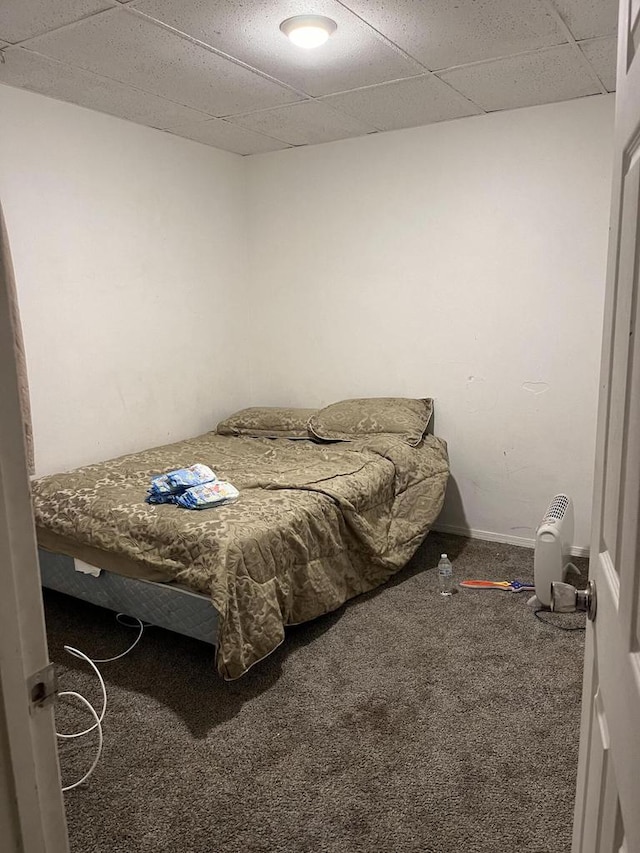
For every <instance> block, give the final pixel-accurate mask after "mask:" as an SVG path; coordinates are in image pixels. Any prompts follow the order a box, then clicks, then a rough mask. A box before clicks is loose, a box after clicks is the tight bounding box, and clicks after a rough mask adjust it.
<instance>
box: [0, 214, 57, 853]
mask: <svg viewBox="0 0 640 853" xmlns="http://www.w3.org/2000/svg"><path fill="white" fill-rule="evenodd" d="M12 274H13V273H12V268H11V258H10V256H9V248H8V241H7V239H6V231H5V228H4V221H3V218H2V210H1V209H0V400H2V415H1V417H0V588H1V589H2V594H1V595H0V829H1V831H2V835H3V838H2V840H3V842H5V840H6V841H8V847H5V846H4V843H3V850H4V849H7V850H9V851H11V853H13V851H16V853H18V851H19V852H20V853H68V850H69V842H68V836H67V827H66V820H65V814H64V804H63V798H62V790H61V782H60V769H59V764H58V751H57V745H56V735H55V725H54V710H53V705H52V704H49V705H47V706H46V707H37V706H33V705H32V702H31V697H30V692H29V688H28V685H27V682H28V679H29V678H30V677H31V676H32V675H33V674H35V673H37V672H39V671H40V670H42V669H44V668H45V667H46V666H47V665H48V664H49V654H48V650H47V640H46V631H45V623H44V608H43V603H42V588H41V585H40V571H39V568H38V556H37V547H36V537H35V527H34V520H33V512H32V507H31V491H30V487H29V475H28V472H27V461H26V453H25V445H24V434H23V422H22V414H21V409H20V397H19V391H18V378H17V368H16V358H15V351H14V344H13V340H14V339H13V327H12V322H11V313H10V311H9V295H8V290H7V281H8V277H9V276H10V275H12Z"/></svg>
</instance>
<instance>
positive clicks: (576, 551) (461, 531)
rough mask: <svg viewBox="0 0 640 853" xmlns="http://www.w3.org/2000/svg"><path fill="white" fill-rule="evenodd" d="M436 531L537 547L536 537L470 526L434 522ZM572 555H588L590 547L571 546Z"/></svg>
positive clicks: (487, 540) (525, 546)
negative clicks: (528, 537)
mask: <svg viewBox="0 0 640 853" xmlns="http://www.w3.org/2000/svg"><path fill="white" fill-rule="evenodd" d="M431 529H432V530H435V531H436V533H438V532H440V533H452V534H454V536H464V537H465V538H466V539H484V540H485V541H486V542H503V543H504V544H505V545H519V546H520V547H521V548H535V545H536V541H535V539H527V538H525V537H524V536H510V535H509V534H508V533H492V532H491V531H490V530H472V529H470V528H468V527H457V526H456V525H455V524H434V525H433V527H432V528H431ZM571 556H572V557H588V556H589V549H588V548H583V547H581V546H579V545H573V546H572V547H571Z"/></svg>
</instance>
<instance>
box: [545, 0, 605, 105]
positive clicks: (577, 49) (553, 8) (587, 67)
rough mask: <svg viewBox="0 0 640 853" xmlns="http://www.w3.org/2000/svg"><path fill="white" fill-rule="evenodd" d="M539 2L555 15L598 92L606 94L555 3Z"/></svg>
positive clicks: (550, 0)
mask: <svg viewBox="0 0 640 853" xmlns="http://www.w3.org/2000/svg"><path fill="white" fill-rule="evenodd" d="M540 2H541V3H542V4H543V5H544V6H546V7H547V9H549V12H550V13H551V14H552V15H553V16H554V17H555V19H556V22H557V24H558V26H559V27H560V29H561V30H562V32H563V33H564V34H565V37H566V39H567V42H568V43H569V44H570V45H571V47H572V48H573V50H574V53H576V54H577V55H578V58H579V60H580V63H581V64H582V66H583V67H584V68H585V70H586V71H587V72H588V73H589V74H590V75H591V77H592V79H593V81H594V83H597V85H598V86H599V87H600V93H601V94H602V95H606V94H607V89H606V86H605V85H604V83H603V82H602V80H601V79H600V77H599V76H598V74H597V73H596V70H595V68H594V67H593V65H592V64H591V63H590V62H589V60H588V59H587V57H586V56H585V55H584V53H583V52H582V51H581V50H580V46H579V45H578V42H577V41H576V39H575V38H574V35H573V33H572V32H571V30H570V29H569V27H568V26H567V24H566V21H565V20H564V18H563V17H562V15H561V14H560V12H559V11H558V9H557V7H556V4H555V3H554V2H553V0H540Z"/></svg>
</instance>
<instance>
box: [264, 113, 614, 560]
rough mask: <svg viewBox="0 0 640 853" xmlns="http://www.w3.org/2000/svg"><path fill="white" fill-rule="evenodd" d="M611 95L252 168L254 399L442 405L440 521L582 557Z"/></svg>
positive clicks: (290, 154) (280, 155)
mask: <svg viewBox="0 0 640 853" xmlns="http://www.w3.org/2000/svg"><path fill="white" fill-rule="evenodd" d="M612 131H613V96H610V97H593V98H585V99H582V100H578V101H571V102H567V103H561V104H553V105H549V106H542V107H534V108H530V109H521V110H517V111H511V112H503V113H496V114H493V115H488V116H480V117H477V118H468V119H462V120H459V121H453V122H447V123H443V124H437V125H431V126H428V127H423V128H416V129H411V130H405V131H399V132H394V133H386V134H379V135H376V136H369V137H365V138H359V139H350V140H346V141H342V142H337V143H331V144H328V145H321V146H316V147H311V148H300V149H295V150H289V151H284V152H276V153H273V154H266V155H260V156H257V157H252V158H250V159H249V161H248V167H249V174H248V179H249V180H248V188H249V212H250V213H249V215H250V247H251V252H252V254H251V266H250V276H249V280H250V282H251V283H252V305H253V311H254V322H255V327H256V335H255V337H254V341H255V345H256V358H255V360H254V365H255V369H254V377H253V379H254V385H253V393H252V395H251V397H252V401H253V402H254V403H255V404H260V403H263V404H276V403H282V404H285V403H290V404H300V405H308V406H312V405H323V404H326V403H328V402H331V401H334V400H337V399H340V398H343V397H349V396H366V395H407V396H424V395H429V396H433V397H435V399H436V421H435V431H436V433H437V434H439V435H441V436H443V437H444V438H446V439H447V441H448V443H449V451H450V457H451V465H452V471H453V477H454V482H453V483H452V485H451V488H450V490H449V493H448V496H447V503H446V505H445V509H444V512H443V515H442V517H441V522H442V523H443V524H444V525H450V526H452V527H454V528H471V529H474V530H479V531H489V532H490V533H493V534H497V535H498V536H500V537H502V538H510V537H515V538H516V541H517V540H518V538H524V539H531V537H532V536H533V534H534V530H535V527H536V525H537V523H538V522H539V520H540V517H541V515H542V512H543V510H544V509H545V508H546V505H547V503H548V501H549V499H550V498H551V496H552V495H553V494H554V493H556V492H557V491H563V490H566V491H567V492H568V493H569V494H571V495H573V497H574V499H575V502H576V509H577V529H576V539H575V541H576V544H577V545H578V546H587V545H588V540H589V534H588V527H589V516H590V502H591V489H592V468H593V455H594V438H595V423H596V405H597V384H598V366H599V359H600V337H601V324H602V308H603V296H604V276H605V260H606V247H607V228H608V215H609V195H610V169H611V155H612V141H613V140H612Z"/></svg>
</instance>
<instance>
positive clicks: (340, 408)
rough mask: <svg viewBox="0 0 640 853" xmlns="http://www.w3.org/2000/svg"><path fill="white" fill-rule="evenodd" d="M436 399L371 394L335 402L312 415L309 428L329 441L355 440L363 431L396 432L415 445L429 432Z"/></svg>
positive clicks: (317, 435)
mask: <svg viewBox="0 0 640 853" xmlns="http://www.w3.org/2000/svg"><path fill="white" fill-rule="evenodd" d="M432 414H433V400H431V399H430V398H427V399H425V400H412V399H410V398H408V397H368V398H364V399H360V400H342V401H341V402H339V403H332V404H331V405H330V406H326V408H324V409H320V411H319V412H318V413H317V414H315V415H312V417H311V420H310V421H309V429H310V430H311V432H312V433H313V435H315V436H316V438H321V439H324V440H325V441H352V440H353V439H355V438H360V437H361V436H363V435H374V434H376V433H381V432H386V433H394V434H396V435H397V436H398V437H399V438H402V439H403V440H404V441H406V442H407V444H410V445H411V446H412V447H415V446H416V445H417V444H420V442H421V441H422V437H423V435H424V434H425V432H426V430H427V427H428V426H429V421H430V420H431V415H432Z"/></svg>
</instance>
